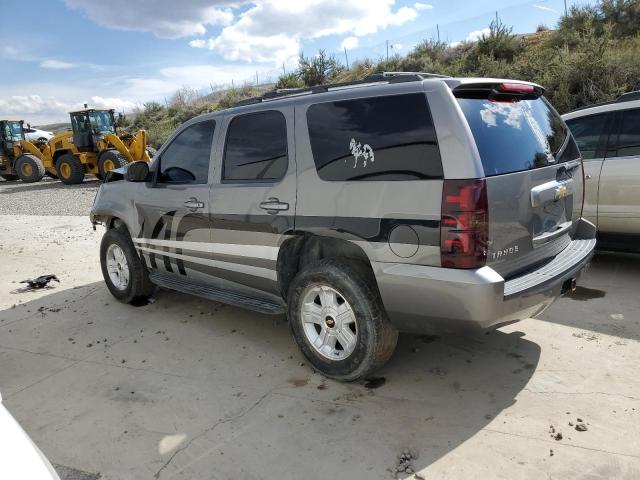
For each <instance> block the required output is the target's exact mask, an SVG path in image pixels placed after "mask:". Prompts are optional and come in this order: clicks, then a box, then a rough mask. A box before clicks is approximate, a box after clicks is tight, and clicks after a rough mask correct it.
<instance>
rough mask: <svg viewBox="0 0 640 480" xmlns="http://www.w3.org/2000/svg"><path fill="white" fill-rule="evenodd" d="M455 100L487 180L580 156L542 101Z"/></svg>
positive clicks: (539, 99)
mask: <svg viewBox="0 0 640 480" xmlns="http://www.w3.org/2000/svg"><path fill="white" fill-rule="evenodd" d="M457 100H458V103H459V104H460V107H461V108H462V112H463V113H464V116H465V117H466V119H467V123H468V124H469V127H470V128H471V132H472V134H473V138H474V140H475V142H476V145H477V147H478V151H479V153H480V159H481V160H482V165H483V167H484V173H485V175H486V176H492V175H502V174H506V173H512V172H520V171H524V170H532V169H534V168H542V167H546V166H548V165H552V164H554V163H560V162H565V161H569V160H573V159H574V158H578V156H579V153H578V149H577V148H576V145H575V142H574V141H573V138H571V136H570V134H569V133H568V131H567V128H566V126H565V124H564V122H563V121H562V119H561V118H560V116H559V115H558V114H557V113H556V111H555V110H554V109H553V108H551V106H550V105H549V104H548V103H547V101H546V100H544V99H543V98H538V99H535V100H519V101H512V102H496V101H492V100H489V99H485V98H458V99H457Z"/></svg>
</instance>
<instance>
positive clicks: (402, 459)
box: [394, 448, 423, 478]
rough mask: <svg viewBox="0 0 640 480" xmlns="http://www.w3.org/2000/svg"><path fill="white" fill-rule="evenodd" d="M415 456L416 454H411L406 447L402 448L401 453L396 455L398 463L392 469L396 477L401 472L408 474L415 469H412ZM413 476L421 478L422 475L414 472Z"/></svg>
mask: <svg viewBox="0 0 640 480" xmlns="http://www.w3.org/2000/svg"><path fill="white" fill-rule="evenodd" d="M415 458H416V455H415V454H413V453H412V452H411V451H410V450H409V449H408V448H405V449H404V450H402V453H401V454H400V455H398V464H397V465H396V468H395V469H394V470H395V475H396V477H397V476H398V475H399V474H402V473H405V474H409V475H411V474H413V473H414V471H415V470H414V467H413V464H412V461H413V460H414V459H415ZM415 478H423V477H420V476H419V475H418V474H416V475H415Z"/></svg>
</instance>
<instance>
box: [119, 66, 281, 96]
mask: <svg viewBox="0 0 640 480" xmlns="http://www.w3.org/2000/svg"><path fill="white" fill-rule="evenodd" d="M279 73H281V70H279V69H264V68H262V69H259V70H258V77H259V78H258V79H259V80H260V81H264V80H267V79H273V78H275V77H277V76H278V74H279ZM255 78H256V69H255V68H254V67H253V66H251V65H247V64H241V65H229V64H227V65H221V66H213V65H181V66H174V67H166V68H162V69H160V70H159V72H158V74H157V75H155V76H152V77H133V78H129V79H127V80H126V82H125V87H124V88H123V89H122V91H121V93H122V95H123V96H125V97H126V98H133V99H139V100H140V101H141V102H142V101H145V100H148V99H151V98H158V97H160V98H161V97H162V96H167V97H168V96H170V95H172V94H173V93H175V92H176V90H178V89H179V88H181V87H183V86H188V87H190V88H195V89H209V88H210V87H211V86H213V87H214V88H219V87H224V86H229V85H231V83H233V84H234V85H236V86H238V85H242V84H243V83H245V82H252V83H253V82H255Z"/></svg>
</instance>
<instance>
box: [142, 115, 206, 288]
mask: <svg viewBox="0 0 640 480" xmlns="http://www.w3.org/2000/svg"><path fill="white" fill-rule="evenodd" d="M215 128H216V122H215V121H214V120H207V121H203V122H199V123H195V124H193V125H190V126H188V127H186V128H185V129H184V130H182V131H181V132H180V133H178V135H177V136H176V137H174V139H173V140H172V141H171V143H170V144H169V145H168V146H167V147H166V148H165V149H163V150H162V151H161V152H160V155H159V157H157V158H156V159H155V160H154V164H153V166H152V168H153V169H155V170H156V176H157V179H156V181H155V182H149V183H147V184H146V185H145V188H143V189H141V190H139V194H138V196H137V198H136V202H135V207H136V208H137V209H138V217H139V219H140V220H139V222H140V225H139V228H140V232H139V234H138V235H137V236H136V235H134V232H132V237H134V238H133V242H134V245H135V246H136V248H137V249H138V251H139V252H141V253H142V254H143V258H144V260H145V262H146V265H147V266H148V267H149V268H150V270H151V271H152V272H157V273H163V274H172V275H177V276H179V277H182V278H183V279H185V280H206V279H207V275H206V273H207V272H206V270H207V268H208V267H207V265H208V262H209V260H210V258H211V254H210V247H209V242H210V239H211V223H210V221H209V213H210V204H209V190H210V189H211V185H210V183H209V171H210V168H209V165H210V158H211V147H212V142H213V137H214V131H215ZM158 168H159V170H160V172H159V173H158V172H157V169H158Z"/></svg>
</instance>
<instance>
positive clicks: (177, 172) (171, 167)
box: [158, 120, 216, 184]
mask: <svg viewBox="0 0 640 480" xmlns="http://www.w3.org/2000/svg"><path fill="white" fill-rule="evenodd" d="M215 127H216V122H215V121H214V120H208V121H206V122H200V123H196V124H194V125H191V126H190V127H187V128H186V129H185V130H183V131H182V132H181V133H180V134H178V136H177V137H176V138H174V139H173V141H172V142H171V145H169V146H168V147H167V149H166V150H165V151H164V152H162V155H161V157H160V178H159V179H158V182H160V183H196V184H202V183H207V180H208V178H209V158H210V156H211V142H212V141H213V132H214V130H215Z"/></svg>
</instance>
